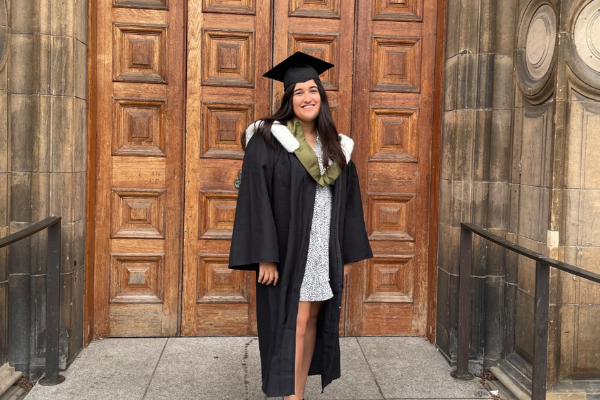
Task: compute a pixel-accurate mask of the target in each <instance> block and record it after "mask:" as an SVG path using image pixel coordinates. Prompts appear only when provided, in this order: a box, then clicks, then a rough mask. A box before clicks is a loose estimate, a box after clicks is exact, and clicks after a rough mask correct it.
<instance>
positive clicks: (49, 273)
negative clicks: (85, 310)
mask: <svg viewBox="0 0 600 400" xmlns="http://www.w3.org/2000/svg"><path fill="white" fill-rule="evenodd" d="M61 220H62V218H61V217H48V218H46V219H44V220H42V221H40V222H38V223H36V224H33V225H31V226H29V227H27V228H25V229H23V230H21V231H19V232H16V233H13V234H12V235H8V236H7V237H5V238H2V239H0V249H1V248H3V247H6V246H8V245H11V244H13V243H16V242H18V241H19V240H22V239H25V238H27V237H29V236H32V235H34V234H36V233H38V232H41V231H43V230H44V229H48V246H47V249H46V373H45V376H44V378H43V379H40V381H39V383H40V384H41V385H56V384H59V383H61V382H63V381H64V380H65V378H64V376H62V375H59V374H58V362H59V359H58V344H59V323H60V249H61V235H60V233H61Z"/></svg>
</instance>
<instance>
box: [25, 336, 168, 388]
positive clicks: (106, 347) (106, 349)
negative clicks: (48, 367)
mask: <svg viewBox="0 0 600 400" xmlns="http://www.w3.org/2000/svg"><path fill="white" fill-rule="evenodd" d="M166 343H167V339H165V338H158V339H155V338H152V339H105V340H96V341H93V342H92V343H90V345H89V346H88V347H86V348H85V349H83V350H82V351H81V354H80V355H79V356H78V357H77V358H76V359H75V361H73V364H71V366H70V367H69V369H68V370H67V371H65V372H64V373H61V374H63V375H64V376H65V378H66V380H65V381H64V382H63V383H61V384H60V385H57V386H40V385H39V384H36V385H35V386H34V387H33V389H31V392H29V394H28V395H27V396H26V397H25V398H26V399H27V400H48V399H52V400H74V399H85V400H96V399H97V400H107V399H127V400H129V399H131V400H135V399H142V398H143V397H144V393H145V392H146V389H147V388H148V384H149V383H150V380H151V379H152V374H153V372H154V369H155V368H156V366H157V364H158V361H159V359H160V355H161V353H162V351H163V350H164V348H165V344H166Z"/></svg>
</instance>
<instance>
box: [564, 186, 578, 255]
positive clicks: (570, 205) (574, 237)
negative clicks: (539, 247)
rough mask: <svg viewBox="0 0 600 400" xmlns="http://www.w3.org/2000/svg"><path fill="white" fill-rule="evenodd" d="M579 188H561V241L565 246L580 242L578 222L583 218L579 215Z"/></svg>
mask: <svg viewBox="0 0 600 400" xmlns="http://www.w3.org/2000/svg"><path fill="white" fill-rule="evenodd" d="M580 194H581V190H580V189H563V204H562V213H563V215H562V218H561V225H562V229H561V233H560V235H561V236H562V237H561V238H560V240H561V243H562V244H564V245H567V246H577V245H580V244H581V243H582V242H581V228H582V225H581V224H580V222H581V221H582V220H583V219H584V218H581V217H580V213H581V196H580Z"/></svg>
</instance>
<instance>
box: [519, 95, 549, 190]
mask: <svg viewBox="0 0 600 400" xmlns="http://www.w3.org/2000/svg"><path fill="white" fill-rule="evenodd" d="M552 111H553V107H552V104H551V103H550V104H542V105H539V106H534V107H527V108H525V110H524V115H523V128H522V145H521V183H522V184H525V185H535V186H549V185H550V183H551V178H550V171H551V168H552V165H551V156H552V133H553V129H552V128H553V125H552Z"/></svg>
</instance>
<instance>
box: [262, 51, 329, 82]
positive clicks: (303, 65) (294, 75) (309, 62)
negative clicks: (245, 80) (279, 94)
mask: <svg viewBox="0 0 600 400" xmlns="http://www.w3.org/2000/svg"><path fill="white" fill-rule="evenodd" d="M332 67H334V65H333V64H331V63H328V62H327V61H323V60H321V59H320V58H317V57H313V56H311V55H308V54H306V53H303V52H301V51H297V52H295V53H294V54H292V55H291V56H289V57H288V58H286V59H285V60H283V61H282V62H280V63H279V64H277V65H276V66H274V67H273V68H271V69H270V70H269V71H267V72H265V74H264V75H263V76H264V77H265V78H271V79H274V80H276V81H279V82H283V86H284V87H285V88H286V89H287V88H288V86H289V85H291V84H294V83H300V82H306V81H309V80H311V79H319V75H320V74H322V73H323V72H325V71H327V70H328V69H329V68H332Z"/></svg>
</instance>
